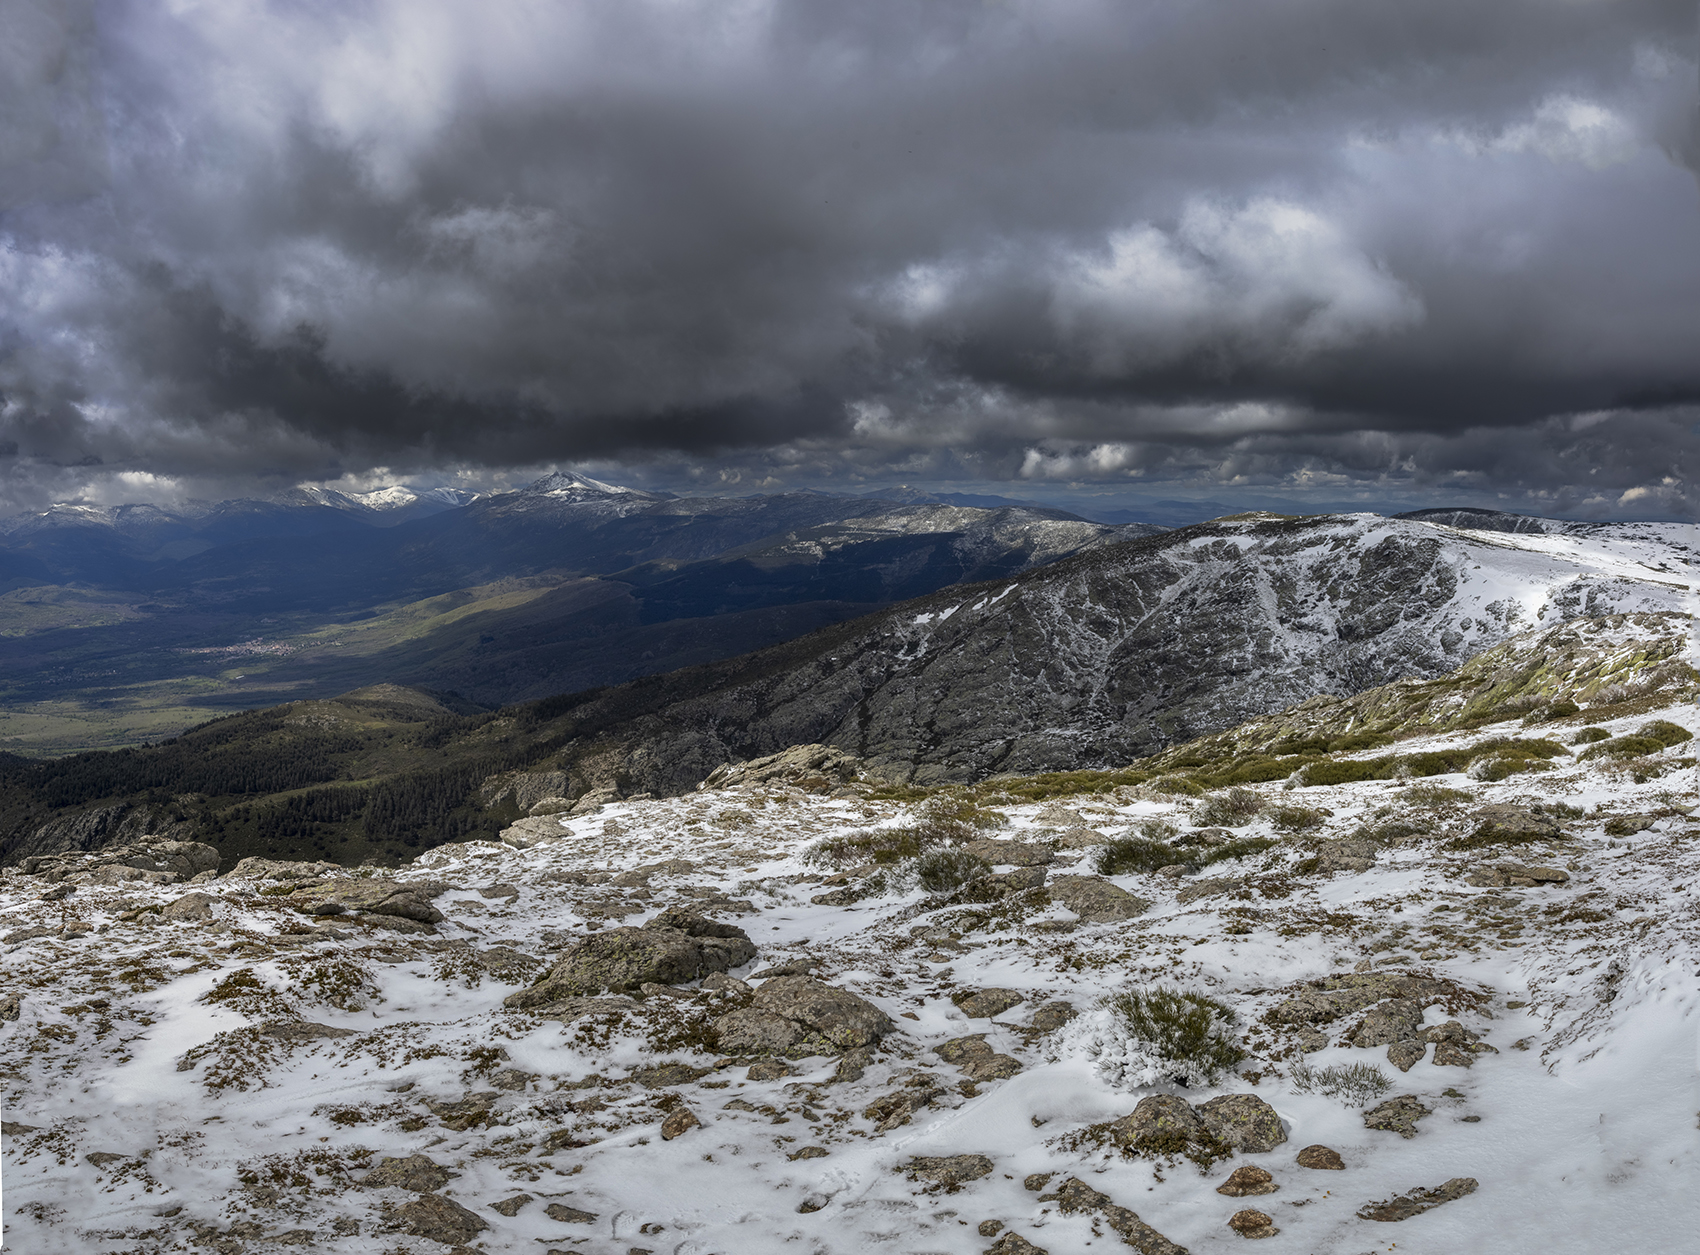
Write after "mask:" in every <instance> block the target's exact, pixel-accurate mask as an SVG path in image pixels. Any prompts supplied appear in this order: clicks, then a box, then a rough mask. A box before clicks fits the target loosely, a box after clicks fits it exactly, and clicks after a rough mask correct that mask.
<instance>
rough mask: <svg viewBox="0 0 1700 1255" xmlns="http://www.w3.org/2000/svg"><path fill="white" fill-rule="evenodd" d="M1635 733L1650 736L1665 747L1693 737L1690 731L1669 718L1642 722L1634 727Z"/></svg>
mask: <svg viewBox="0 0 1700 1255" xmlns="http://www.w3.org/2000/svg"><path fill="white" fill-rule="evenodd" d="M1635 735H1636V736H1645V737H1651V738H1652V739H1653V740H1655V741H1657V742H1659V743H1660V744H1661V745H1663V746H1664V747H1665V748H1666V749H1669V748H1670V747H1671V746H1673V745H1681V744H1682V743H1683V742H1684V741H1692V740H1693V739H1694V734H1693V733H1692V732H1690V731H1689V730H1688V729H1687V728H1684V727H1682V726H1681V725H1680V724H1675V723H1672V722H1671V721H1670V720H1669V719H1655V720H1653V722H1651V723H1647V724H1642V725H1641V726H1640V727H1639V728H1637V729H1635Z"/></svg>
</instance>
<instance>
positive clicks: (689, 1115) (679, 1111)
mask: <svg viewBox="0 0 1700 1255" xmlns="http://www.w3.org/2000/svg"><path fill="white" fill-rule="evenodd" d="M701 1127H702V1121H701V1120H699V1119H697V1117H696V1112H694V1111H692V1110H691V1109H690V1108H689V1107H676V1108H674V1109H673V1111H671V1112H670V1113H669V1114H668V1116H667V1118H666V1119H665V1120H663V1121H662V1122H661V1140H662V1141H664V1142H670V1141H672V1140H673V1139H674V1138H675V1137H678V1136H680V1135H681V1134H684V1133H689V1132H690V1131H691V1130H692V1129H697V1128H701Z"/></svg>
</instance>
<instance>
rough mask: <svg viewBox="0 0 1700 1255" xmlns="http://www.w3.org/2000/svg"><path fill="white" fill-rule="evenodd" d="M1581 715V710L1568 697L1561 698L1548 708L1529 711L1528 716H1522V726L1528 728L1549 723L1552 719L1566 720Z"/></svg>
mask: <svg viewBox="0 0 1700 1255" xmlns="http://www.w3.org/2000/svg"><path fill="white" fill-rule="evenodd" d="M1581 713H1582V708H1581V707H1580V706H1578V705H1577V704H1576V703H1575V702H1573V701H1571V700H1570V699H1569V698H1568V697H1562V698H1560V699H1559V700H1558V701H1556V702H1554V703H1552V705H1550V706H1543V707H1541V708H1540V709H1539V710H1531V711H1530V712H1529V713H1528V714H1526V715H1524V716H1523V726H1524V727H1529V726H1530V725H1532V724H1537V723H1551V722H1552V721H1553V720H1554V719H1568V718H1569V717H1570V716H1571V715H1579V714H1581Z"/></svg>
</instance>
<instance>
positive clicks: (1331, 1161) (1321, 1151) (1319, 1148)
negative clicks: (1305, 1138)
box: [1299, 1143, 1346, 1172]
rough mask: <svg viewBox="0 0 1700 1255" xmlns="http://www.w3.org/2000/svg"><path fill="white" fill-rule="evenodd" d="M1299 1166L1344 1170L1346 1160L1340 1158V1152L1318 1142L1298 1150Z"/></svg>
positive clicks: (1325, 1169)
mask: <svg viewBox="0 0 1700 1255" xmlns="http://www.w3.org/2000/svg"><path fill="white" fill-rule="evenodd" d="M1299 1167H1301V1168H1319V1169H1321V1170H1323V1171H1325V1172H1344V1171H1345V1169H1346V1161H1345V1160H1344V1159H1341V1158H1340V1152H1339V1151H1337V1150H1333V1149H1331V1148H1329V1147H1327V1146H1323V1145H1321V1144H1320V1143H1318V1144H1317V1145H1314V1146H1306V1147H1305V1148H1304V1149H1303V1150H1301V1151H1300V1152H1299Z"/></svg>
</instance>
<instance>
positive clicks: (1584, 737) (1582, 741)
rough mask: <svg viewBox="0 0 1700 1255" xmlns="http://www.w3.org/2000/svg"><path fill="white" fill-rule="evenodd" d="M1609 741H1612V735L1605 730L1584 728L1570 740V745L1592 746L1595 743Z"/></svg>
mask: <svg viewBox="0 0 1700 1255" xmlns="http://www.w3.org/2000/svg"><path fill="white" fill-rule="evenodd" d="M1609 740H1611V733H1609V732H1607V731H1606V730H1605V729H1604V728H1583V729H1582V730H1581V731H1580V732H1578V733H1577V734H1576V735H1575V736H1573V737H1571V738H1570V743H1571V744H1572V745H1592V744H1593V743H1594V742H1595V741H1609Z"/></svg>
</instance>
